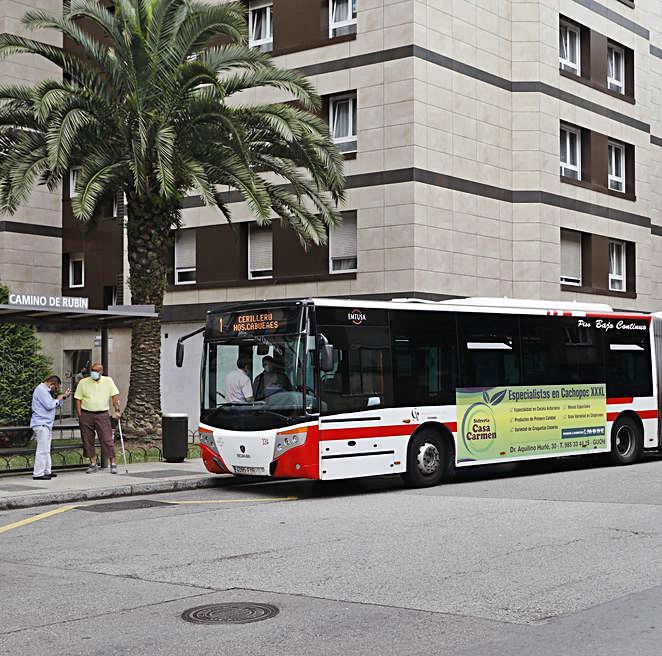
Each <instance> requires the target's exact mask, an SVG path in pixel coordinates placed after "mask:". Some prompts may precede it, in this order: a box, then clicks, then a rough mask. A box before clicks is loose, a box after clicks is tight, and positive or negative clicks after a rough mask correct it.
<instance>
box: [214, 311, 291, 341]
mask: <svg viewBox="0 0 662 656" xmlns="http://www.w3.org/2000/svg"><path fill="white" fill-rule="evenodd" d="M298 318H299V313H298V312H297V311H292V310H286V309H284V308H275V309H269V310H250V311H247V312H224V313H223V314H221V315H214V316H212V317H210V320H211V321H212V322H213V323H212V325H211V326H209V327H210V329H211V330H212V331H213V332H215V333H217V334H220V335H223V336H234V337H242V336H247V335H271V334H274V333H291V332H297V331H298Z"/></svg>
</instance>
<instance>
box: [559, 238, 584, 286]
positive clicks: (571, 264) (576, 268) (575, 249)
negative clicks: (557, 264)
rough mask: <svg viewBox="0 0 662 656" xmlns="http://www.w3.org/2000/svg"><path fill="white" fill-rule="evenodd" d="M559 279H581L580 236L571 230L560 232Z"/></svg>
mask: <svg viewBox="0 0 662 656" xmlns="http://www.w3.org/2000/svg"><path fill="white" fill-rule="evenodd" d="M561 278H564V279H571V280H577V281H578V282H580V281H581V279H582V236H581V233H579V232H574V231H572V230H563V231H561Z"/></svg>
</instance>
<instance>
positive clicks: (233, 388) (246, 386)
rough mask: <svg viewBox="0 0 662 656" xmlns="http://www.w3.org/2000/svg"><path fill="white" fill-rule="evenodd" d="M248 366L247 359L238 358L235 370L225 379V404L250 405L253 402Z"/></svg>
mask: <svg viewBox="0 0 662 656" xmlns="http://www.w3.org/2000/svg"><path fill="white" fill-rule="evenodd" d="M248 366H249V361H248V359H247V358H243V357H240V358H239V359H238V360H237V368H236V369H235V370H234V371H231V372H230V373H229V374H228V375H227V376H226V377H225V403H250V402H251V401H252V400H253V385H252V383H251V379H250V376H249V375H248Z"/></svg>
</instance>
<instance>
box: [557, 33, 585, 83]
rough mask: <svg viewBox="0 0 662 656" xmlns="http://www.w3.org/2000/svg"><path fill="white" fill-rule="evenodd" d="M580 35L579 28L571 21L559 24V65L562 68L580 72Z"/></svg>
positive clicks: (578, 73)
mask: <svg viewBox="0 0 662 656" xmlns="http://www.w3.org/2000/svg"><path fill="white" fill-rule="evenodd" d="M580 43H581V37H580V32H579V28H578V27H576V26H575V25H572V24H571V23H566V22H561V23H560V24H559V66H560V67H561V69H562V70H564V71H568V72H569V73H574V74H575V75H580V74H581V60H580V58H581V54H580V53H581V47H580Z"/></svg>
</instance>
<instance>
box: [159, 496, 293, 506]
mask: <svg viewBox="0 0 662 656" xmlns="http://www.w3.org/2000/svg"><path fill="white" fill-rule="evenodd" d="M298 498H299V497H278V498H274V499H265V498H264V497H263V498H261V499H218V500H217V499H212V500H206V501H164V503H169V504H171V505H173V506H185V505H189V506H190V505H195V504H198V503H255V502H258V501H296V500H297V499H298Z"/></svg>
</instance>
